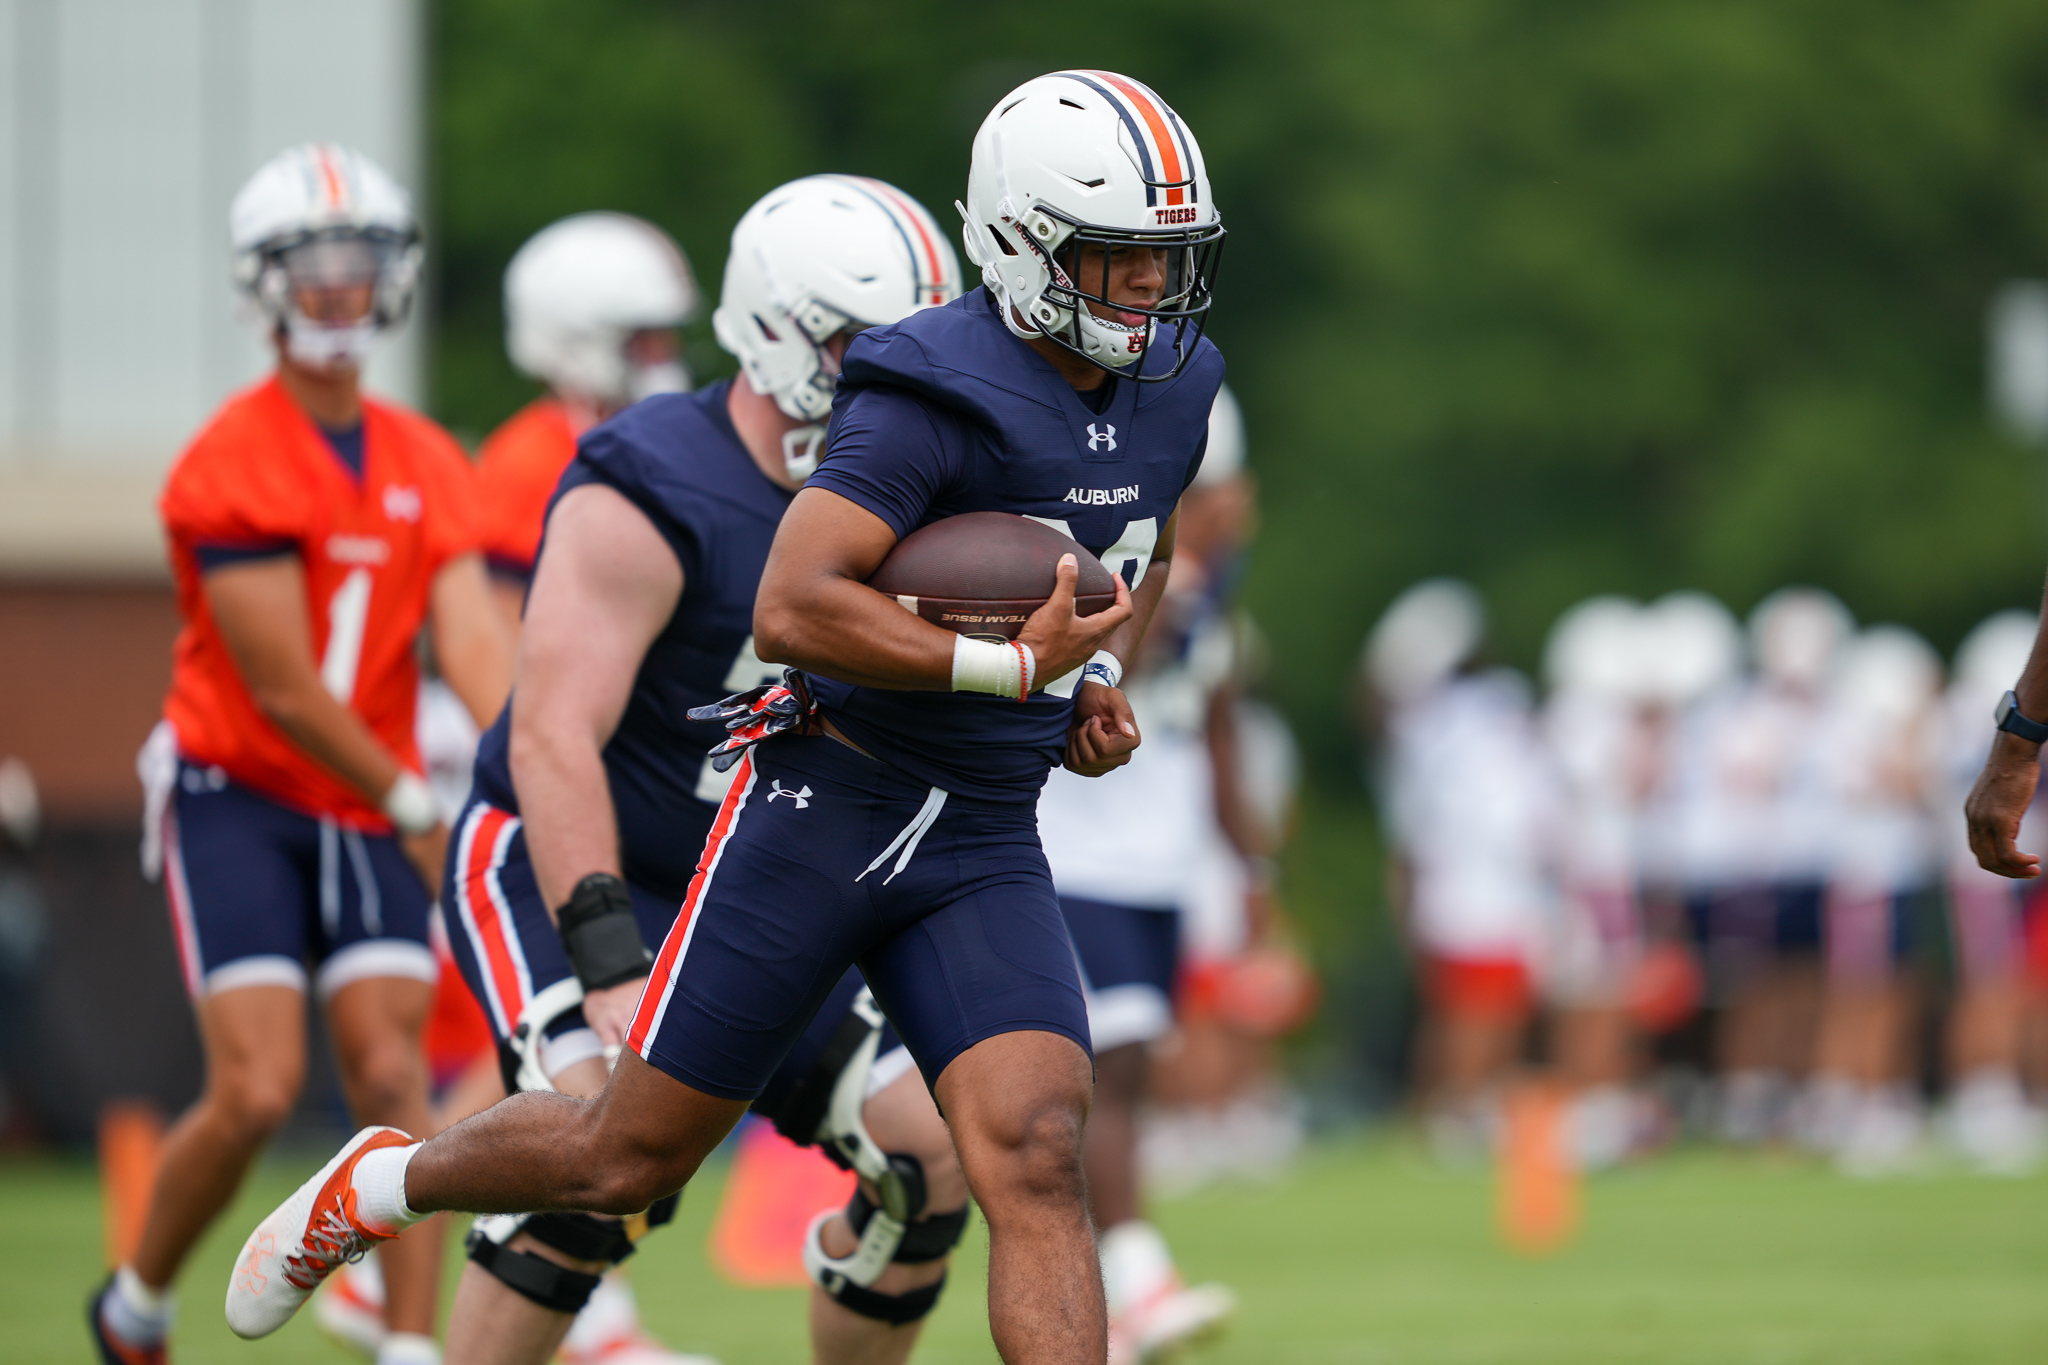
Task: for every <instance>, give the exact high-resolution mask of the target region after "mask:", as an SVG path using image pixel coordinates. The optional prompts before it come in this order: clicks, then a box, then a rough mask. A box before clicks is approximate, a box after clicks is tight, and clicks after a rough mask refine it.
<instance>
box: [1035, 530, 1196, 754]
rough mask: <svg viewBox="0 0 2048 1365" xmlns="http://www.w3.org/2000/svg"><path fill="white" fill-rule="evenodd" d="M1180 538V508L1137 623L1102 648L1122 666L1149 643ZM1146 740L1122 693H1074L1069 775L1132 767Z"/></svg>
mask: <svg viewBox="0 0 2048 1365" xmlns="http://www.w3.org/2000/svg"><path fill="white" fill-rule="evenodd" d="M1179 536H1180V509H1179V508H1177V507H1176V508H1175V509H1174V512H1173V515H1172V516H1170V517H1168V518H1167V519H1166V525H1165V526H1164V527H1162V528H1161V529H1160V532H1159V539H1158V540H1156V541H1154V542H1153V545H1152V558H1151V560H1150V561H1149V562H1148V563H1147V564H1146V565H1145V576H1144V577H1143V578H1141V579H1139V580H1138V587H1137V591H1135V592H1133V593H1132V594H1131V619H1130V620H1128V621H1126V622H1124V623H1123V624H1122V625H1120V626H1118V627H1117V628H1116V629H1115V630H1114V631H1111V632H1110V635H1109V638H1108V639H1107V640H1105V641H1104V642H1103V644H1102V648H1103V649H1105V650H1107V651H1109V652H1110V653H1111V654H1114V655H1115V656H1116V658H1117V662H1118V663H1121V664H1128V663H1130V661H1131V660H1132V659H1135V658H1136V657H1137V655H1138V647H1139V646H1140V645H1142V644H1144V643H1145V631H1146V630H1147V629H1148V628H1149V627H1150V626H1151V624H1152V617H1153V615H1154V614H1155V613H1157V612H1158V610H1159V603H1160V601H1161V599H1163V598H1164V597H1165V596H1166V579H1167V575H1168V574H1170V573H1171V572H1172V571H1173V547H1174V543H1175V541H1176V540H1178V538H1179ZM1050 676H1052V677H1058V676H1059V675H1058V674H1056V673H1055V674H1052V675H1050ZM1142 739H1143V736H1141V735H1140V734H1139V733H1138V722H1137V719H1136V717H1134V716H1133V715H1132V714H1131V704H1130V702H1129V701H1128V700H1126V699H1125V697H1124V694H1123V689H1122V688H1117V687H1105V686H1103V685H1102V684H1101V683H1099V682H1083V683H1082V684H1081V685H1080V686H1079V687H1078V688H1076V689H1075V690H1074V724H1073V727H1072V728H1071V729H1069V730H1068V731H1067V755H1066V759H1065V764H1066V767H1067V768H1068V770H1069V771H1072V772H1076V773H1079V774H1080V775H1081V776H1083V777H1100V776H1102V775H1103V774H1104V773H1106V772H1108V771H1110V770H1111V769H1112V768H1120V767H1122V766H1123V765H1124V764H1126V763H1128V762H1130V761H1131V755H1132V754H1133V753H1135V752H1136V751H1137V748H1138V744H1139V742H1140V741H1141V740H1142Z"/></svg>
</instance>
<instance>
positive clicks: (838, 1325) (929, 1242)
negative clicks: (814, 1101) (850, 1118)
mask: <svg viewBox="0 0 2048 1365" xmlns="http://www.w3.org/2000/svg"><path fill="white" fill-rule="evenodd" d="M894 1055H895V1056H896V1057H899V1058H905V1057H906V1054H904V1053H903V1052H902V1051H901V1049H897V1050H896V1052H895V1054H894ZM906 1059H907V1058H906ZM862 1119H863V1121H864V1123H865V1125H866V1127H867V1130H868V1133H869V1135H870V1136H871V1137H872V1138H873V1140H874V1142H875V1145H876V1146H877V1147H879V1148H880V1149H881V1150H882V1151H884V1152H886V1153H888V1154H889V1155H890V1156H892V1157H898V1158H900V1157H905V1156H907V1157H911V1158H913V1159H914V1160H915V1161H916V1162H917V1166H918V1171H919V1174H920V1175H921V1177H922V1180H923V1185H924V1190H923V1195H924V1203H923V1208H922V1209H921V1211H920V1216H919V1217H918V1218H916V1219H914V1220H912V1221H911V1222H910V1223H909V1225H908V1227H907V1228H906V1229H905V1235H904V1238H903V1241H902V1243H901V1244H900V1245H899V1247H898V1248H897V1251H896V1253H895V1259H893V1260H891V1261H890V1262H889V1264H888V1265H887V1267H886V1268H885V1269H884V1270H883V1271H882V1273H881V1274H880V1275H879V1276H878V1277H877V1278H876V1279H875V1280H874V1281H873V1282H872V1283H870V1284H868V1285H866V1286H864V1287H865V1288H866V1289H867V1290H868V1291H869V1293H871V1294H873V1295H875V1296H876V1299H868V1298H867V1297H866V1296H865V1295H862V1296H858V1297H857V1298H856V1297H854V1296H849V1295H846V1294H845V1293H844V1291H843V1289H841V1290H840V1291H839V1292H838V1293H837V1294H835V1293H834V1292H833V1291H829V1290H827V1289H826V1288H825V1287H824V1286H822V1285H817V1284H814V1285H813V1286H812V1287H811V1307H810V1323H811V1352H812V1356H813V1357H814V1359H815V1360H816V1361H817V1362H818V1365H902V1362H903V1361H905V1360H908V1359H909V1358H910V1352H911V1348H912V1347H914V1346H915V1345H916V1344H917V1338H918V1334H919V1333H920V1332H921V1331H922V1330H923V1327H924V1318H925V1315H926V1313H928V1312H929V1311H930V1310H929V1308H927V1307H926V1306H925V1304H924V1300H925V1299H926V1297H928V1296H931V1297H932V1299H933V1303H934V1304H936V1297H935V1295H936V1290H937V1289H938V1287H939V1286H941V1285H943V1284H944V1282H945V1279H946V1269H947V1265H948V1262H949V1259H950V1257H951V1255H952V1249H953V1246H954V1245H955V1244H956V1243H957V1242H958V1241H959V1237H960V1233H961V1232H962V1231H964V1230H965V1227H966V1223H967V1181H966V1179H965V1177H964V1176H963V1175H962V1174H961V1172H960V1163H959V1161H958V1160H957V1159H956V1158H955V1156H954V1154H953V1139H952V1135H951V1134H950V1133H948V1132H947V1131H946V1123H945V1120H944V1119H942V1118H940V1117H939V1110H938V1106H937V1105H935V1104H934V1103H933V1102H932V1096H931V1091H930V1090H928V1089H927V1088H926V1087H925V1083H924V1077H923V1076H921V1075H919V1074H918V1072H917V1068H916V1067H915V1066H910V1067H906V1068H903V1069H902V1071H901V1073H900V1074H899V1075H898V1076H897V1077H896V1078H895V1079H894V1080H893V1081H891V1082H889V1084H887V1085H886V1086H884V1087H882V1088H881V1090H880V1091H878V1092H877V1093H876V1094H875V1095H874V1097H873V1098H871V1099H869V1100H868V1101H867V1103H866V1104H865V1105H864V1106H863V1108H862ZM864 1193H867V1194H868V1196H869V1204H868V1208H869V1209H872V1208H873V1206H874V1204H875V1203H876V1202H877V1201H876V1199H875V1192H873V1191H872V1190H870V1191H864ZM874 1216H875V1215H874V1214H873V1213H871V1212H870V1213H868V1215H867V1218H866V1219H864V1220H863V1226H862V1227H860V1228H859V1229H856V1228H855V1226H854V1224H853V1221H852V1219H851V1218H850V1217H849V1215H848V1212H847V1211H845V1210H841V1211H838V1212H835V1213H833V1214H832V1216H831V1217H830V1218H829V1219H826V1220H825V1221H824V1222H823V1224H822V1225H821V1226H819V1227H818V1229H817V1231H816V1233H815V1234H814V1236H815V1238H816V1241H817V1245H818V1248H819V1250H821V1251H822V1252H823V1253H824V1255H825V1256H827V1257H830V1258H833V1259H834V1260H836V1261H844V1260H845V1259H847V1258H849V1257H852V1256H854V1255H855V1254H856V1253H857V1252H858V1251H859V1250H860V1248H861V1243H862V1234H863V1233H864V1232H866V1231H867V1222H868V1221H869V1220H871V1219H872V1218H873V1217H874ZM849 1299H851V1300H852V1302H848V1301H847V1300H849ZM877 1300H880V1302H877ZM855 1304H857V1305H858V1306H855ZM892 1304H895V1305H905V1306H906V1309H905V1311H907V1312H913V1313H915V1314H916V1316H915V1317H911V1318H909V1320H907V1321H904V1320H901V1319H902V1316H903V1315H902V1314H901V1313H893V1312H891V1311H890V1309H891V1307H892Z"/></svg>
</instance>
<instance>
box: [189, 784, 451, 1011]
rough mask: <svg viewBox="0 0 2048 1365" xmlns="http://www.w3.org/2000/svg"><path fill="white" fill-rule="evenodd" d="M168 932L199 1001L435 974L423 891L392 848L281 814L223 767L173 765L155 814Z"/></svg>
mask: <svg viewBox="0 0 2048 1365" xmlns="http://www.w3.org/2000/svg"><path fill="white" fill-rule="evenodd" d="M164 887H165V890H166V892H167V893H168V897H169V900H170V904H171V928H172V931H173V933H174V935H175V937H176V938H177V942H178V957H179V960H180V963H181V965H182V966H183V967H184V970H185V987H186V989H187V990H189V991H190V992H191V993H192V995H193V997H194V998H195V999H197V998H198V997H200V996H202V995H215V994H218V993H219V992H221V991H227V990H233V989H235V988H236V987H239V986H290V987H292V988H293V989H295V990H300V991H303V990H305V989H306V969H307V967H308V966H309V965H310V966H311V967H312V968H313V971H314V986H315V989H316V990H317V991H318V993H319V995H320V998H321V999H323V1000H324V999H327V998H329V997H330V996H332V995H333V994H334V992H336V991H338V990H340V989H341V988H342V987H343V986H346V985H349V984H350V983H352V982H356V981H363V980H367V979H369V978H371V977H402V978H406V979H408V980H414V981H424V982H428V983H429V984H431V983H432V982H433V981H435V980H436V979H437V978H438V977H439V976H440V974H441V973H440V968H439V967H438V966H437V965H436V963H435V961H434V950H433V949H432V948H430V947H428V946H427V911H428V907H429V906H430V905H431V904H432V902H431V900H430V898H429V897H428V895H427V888H426V886H425V885H424V884H423V883H422V882H421V881H420V878H419V874H418V873H417V872H415V871H414V870H413V866H412V864H411V863H410V862H408V861H406V857H405V854H404V853H403V852H402V851H401V850H400V849H399V847H398V840H397V839H395V838H393V837H392V836H391V835H388V834H365V833H363V832H361V831H360V830H353V829H345V828H343V827H341V826H339V825H336V824H335V823H334V822H333V821H332V820H324V819H321V818H319V817H318V816H312V815H306V814H304V813H302V812H300V811H296V810H293V809H291V808H290V807H288V806H282V805H279V804H278V803H277V802H275V801H273V800H271V799H270V798H269V797H267V796H262V795H259V794H258V793H256V792H254V791H251V790H250V789H249V788H247V787H244V786H242V785H240V784H239V783H237V782H235V781H234V780H233V779H231V778H230V777H229V776H228V775H227V774H226V773H225V772H223V771H222V770H221V769H219V768H216V767H212V766H200V765H198V764H194V763H187V762H185V761H184V760H182V759H181V760H179V763H178V783H177V787H176V789H175V791H174V792H173V794H172V798H171V803H170V806H169V807H168V809H167V810H166V811H165V815H164Z"/></svg>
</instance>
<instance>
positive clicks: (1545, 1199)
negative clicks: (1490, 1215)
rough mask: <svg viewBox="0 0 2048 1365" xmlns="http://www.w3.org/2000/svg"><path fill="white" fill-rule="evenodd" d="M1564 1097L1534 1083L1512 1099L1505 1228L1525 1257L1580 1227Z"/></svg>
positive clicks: (1503, 1192)
mask: <svg viewBox="0 0 2048 1365" xmlns="http://www.w3.org/2000/svg"><path fill="white" fill-rule="evenodd" d="M1565 1112H1566V1106H1565V1099H1564V1096H1563V1094H1562V1093H1561V1092H1560V1091H1559V1090H1558V1089H1557V1087H1555V1086H1553V1085H1550V1084H1548V1083H1545V1082H1542V1081H1531V1082H1528V1083H1526V1084H1523V1085H1519V1086H1517V1087H1515V1089H1514V1090H1512V1091H1511V1092H1509V1094H1508V1098H1507V1113H1506V1119H1507V1133H1506V1137H1505V1140H1504V1141H1503V1142H1502V1144H1501V1154H1500V1209H1499V1212H1500V1232H1501V1236H1502V1238H1503V1239H1505V1240H1506V1242H1507V1244H1508V1245H1509V1246H1510V1247H1512V1248H1514V1249H1515V1250H1516V1251H1519V1252H1521V1253H1522V1254H1524V1255H1526V1256H1542V1255H1546V1254H1548V1253H1550V1252H1553V1251H1556V1250H1558V1249H1560V1248H1561V1247H1563V1246H1564V1245H1565V1243H1567V1242H1569V1241H1570V1240H1571V1238H1572V1234H1573V1233H1575V1232H1577V1231H1578V1226H1579V1177H1578V1171H1577V1170H1576V1169H1575V1168H1574V1167H1573V1165H1572V1162H1571V1157H1570V1154H1569V1153H1568V1152H1567V1151H1566V1150H1565V1133H1564V1125H1565Z"/></svg>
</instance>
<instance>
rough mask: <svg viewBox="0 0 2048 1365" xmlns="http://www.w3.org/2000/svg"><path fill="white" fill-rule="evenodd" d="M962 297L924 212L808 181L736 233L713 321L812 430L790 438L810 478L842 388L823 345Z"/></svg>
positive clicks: (754, 375)
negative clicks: (842, 334)
mask: <svg viewBox="0 0 2048 1365" xmlns="http://www.w3.org/2000/svg"><path fill="white" fill-rule="evenodd" d="M959 296H960V262H959V260H958V258H956V257H955V256H954V255H953V248H952V247H951V246H950V245H948V244H947V242H946V239H945V236H944V234H942V233H941V232H940V231H939V225H938V224H937V223H936V222H934V221H933V219H932V216H931V214H929V213H927V212H926V211H925V209H924V206H923V205H921V204H919V203H918V202H917V201H916V200H915V199H912V198H911V197H910V196H909V195H907V194H905V193H904V192H903V191H902V190H899V189H897V188H896V187H895V186H894V185H889V184H885V183H883V182H882V181H880V180H870V179H868V178H867V177H866V176H859V175H808V176H805V177H804V178H803V179H801V180H792V181H790V182H789V183H788V184H787V185H784V186H782V187H781V188H779V189H775V190H771V191H769V192H768V193H767V194H766V195H764V196H762V198H761V200H760V202H758V203H756V204H755V205H754V206H753V207H752V208H750V209H748V210H747V212H746V214H745V216H743V217H742V218H741V219H740V221H739V226H737V227H735V228H734V229H733V230H732V255H731V256H730V257H729V258H727V260H726V263H725V281H724V284H723V285H722V287H721V288H720V291H719V298H718V311H717V312H715V313H713V314H712V315H711V324H712V328H713V330H715V331H716V332H717V333H718V344H719V345H721V346H723V347H725V349H726V350H728V351H730V352H732V354H733V355H734V356H736V357H737V358H738V359H739V362H740V365H741V367H742V368H743V369H744V370H745V371H746V374H747V382H748V383H750V384H752V385H753V386H754V389H755V391H756V392H758V393H763V394H766V395H767V396H769V397H770V398H773V399H774V400H775V406H776V407H778V408H780V409H782V411H783V412H784V413H785V414H786V415H787V416H789V417H792V418H795V419H797V420H799V421H804V422H809V423H811V424H812V425H810V426H805V427H801V428H799V429H797V430H796V431H792V432H790V433H789V434H788V435H786V436H784V437H783V439H782V448H783V458H784V460H785V462H786V463H787V465H788V468H789V474H790V477H791V478H793V479H795V480H797V481H798V482H802V481H803V480H804V479H807V478H809V477H810V475H811V471H812V470H814V469H816V468H817V465H818V445H819V443H820V442H821V441H822V440H823V439H824V435H825V427H824V421H825V419H826V417H828V416H830V415H831V412H832V389H833V386H834V385H836V384H837V383H838V381H839V366H838V364H837V362H835V361H834V360H833V359H832V358H831V356H830V355H829V354H828V353H827V352H826V350H825V343H826V342H827V341H829V340H830V339H831V338H832V337H833V335H834V334H836V333H838V332H840V331H842V330H845V329H848V328H851V329H853V330H855V331H858V330H860V329H862V328H864V327H879V326H883V325H885V324H887V323H891V322H898V321H901V320H902V319H903V318H906V317H908V316H909V315H910V314H912V313H914V312H916V311H917V310H918V309H920V308H935V307H937V306H939V305H940V304H944V303H950V302H952V301H953V300H954V299H956V298H958V297H959Z"/></svg>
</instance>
